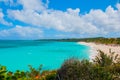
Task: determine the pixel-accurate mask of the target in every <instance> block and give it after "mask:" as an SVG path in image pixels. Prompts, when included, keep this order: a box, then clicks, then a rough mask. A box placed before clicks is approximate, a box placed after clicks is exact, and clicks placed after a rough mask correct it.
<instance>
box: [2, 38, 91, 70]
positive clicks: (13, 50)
mask: <svg viewBox="0 0 120 80" xmlns="http://www.w3.org/2000/svg"><path fill="white" fill-rule="evenodd" d="M89 49H90V48H89V47H87V46H84V45H80V44H77V43H76V42H56V41H18V40H14V41H0V64H1V65H4V66H7V69H8V70H10V71H16V70H18V69H19V70H28V65H32V66H33V67H36V68H37V67H38V66H39V65H40V64H42V65H43V69H47V70H48V69H49V70H51V69H58V68H60V66H61V64H62V63H63V62H64V60H66V59H68V58H71V57H76V58H79V59H89Z"/></svg>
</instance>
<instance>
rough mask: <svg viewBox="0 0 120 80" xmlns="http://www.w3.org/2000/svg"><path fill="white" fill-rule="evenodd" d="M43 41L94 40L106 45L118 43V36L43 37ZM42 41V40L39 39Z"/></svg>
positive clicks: (119, 40) (119, 39) (119, 42)
mask: <svg viewBox="0 0 120 80" xmlns="http://www.w3.org/2000/svg"><path fill="white" fill-rule="evenodd" d="M43 40H44V41H45V40H46V41H67V42H79V41H84V42H95V43H98V44H99V43H101V44H106V45H109V44H110V45H120V38H104V37H96V38H71V39H43ZM41 41H42V40H41Z"/></svg>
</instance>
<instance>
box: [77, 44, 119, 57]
mask: <svg viewBox="0 0 120 80" xmlns="http://www.w3.org/2000/svg"><path fill="white" fill-rule="evenodd" d="M78 43H79V44H82V45H86V46H90V47H91V52H90V53H91V55H90V59H93V58H94V57H95V56H96V55H97V53H98V52H97V50H101V51H103V52H105V53H106V54H108V55H109V51H110V50H111V52H115V53H116V54H120V46H112V45H104V44H95V43H87V42H78Z"/></svg>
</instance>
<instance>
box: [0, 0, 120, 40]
mask: <svg viewBox="0 0 120 80" xmlns="http://www.w3.org/2000/svg"><path fill="white" fill-rule="evenodd" d="M119 33H120V3H119V0H99V1H98V0H0V39H14V40H16V39H43V38H45V39H46V38H84V37H120V34H119Z"/></svg>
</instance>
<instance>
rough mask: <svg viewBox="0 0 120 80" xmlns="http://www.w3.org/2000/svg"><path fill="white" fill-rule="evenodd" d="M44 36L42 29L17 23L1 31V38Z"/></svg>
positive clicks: (36, 37)
mask: <svg viewBox="0 0 120 80" xmlns="http://www.w3.org/2000/svg"><path fill="white" fill-rule="evenodd" d="M41 37H42V30H40V29H38V28H32V27H25V26H24V27H23V26H19V25H17V26H16V27H14V28H11V29H5V30H1V31H0V38H1V39H39V38H41Z"/></svg>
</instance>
